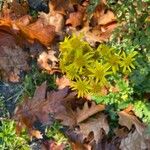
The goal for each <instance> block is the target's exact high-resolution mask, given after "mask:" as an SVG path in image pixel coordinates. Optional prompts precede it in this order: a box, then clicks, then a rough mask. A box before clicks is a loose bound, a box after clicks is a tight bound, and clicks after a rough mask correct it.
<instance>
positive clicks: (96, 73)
mask: <svg viewBox="0 0 150 150" xmlns="http://www.w3.org/2000/svg"><path fill="white" fill-rule="evenodd" d="M109 68H110V66H108V64H102V63H99V62H97V61H96V62H95V64H94V66H93V67H90V68H89V71H90V72H91V73H92V74H90V75H89V77H92V78H95V81H96V83H98V82H101V83H102V84H103V85H104V84H106V82H107V80H106V76H107V75H109V74H111V72H108V70H109Z"/></svg>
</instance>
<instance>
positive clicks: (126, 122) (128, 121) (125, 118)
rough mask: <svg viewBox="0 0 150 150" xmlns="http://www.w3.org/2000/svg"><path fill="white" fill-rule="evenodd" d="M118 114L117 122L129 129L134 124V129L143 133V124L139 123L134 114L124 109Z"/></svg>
mask: <svg viewBox="0 0 150 150" xmlns="http://www.w3.org/2000/svg"><path fill="white" fill-rule="evenodd" d="M118 116H119V124H120V125H121V126H125V127H127V128H128V129H129V130H131V128H132V126H133V125H134V126H135V128H136V130H137V131H138V133H139V134H140V135H142V134H143V132H144V130H145V125H144V124H143V123H141V122H140V121H139V120H138V118H137V117H136V116H134V115H133V114H129V113H127V112H125V111H120V112H118Z"/></svg>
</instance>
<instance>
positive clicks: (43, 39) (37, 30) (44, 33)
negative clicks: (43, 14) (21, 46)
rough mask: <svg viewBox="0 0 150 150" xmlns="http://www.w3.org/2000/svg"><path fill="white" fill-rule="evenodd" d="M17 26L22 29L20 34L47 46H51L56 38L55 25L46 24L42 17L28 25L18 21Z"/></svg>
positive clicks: (30, 40)
mask: <svg viewBox="0 0 150 150" xmlns="http://www.w3.org/2000/svg"><path fill="white" fill-rule="evenodd" d="M16 26H17V27H18V28H19V30H20V34H21V35H22V36H23V37H24V38H25V39H27V40H28V41H29V42H31V43H33V42H34V41H36V40H37V41H38V42H40V43H41V44H43V45H45V46H49V45H50V44H51V43H52V42H53V40H54V38H55V27H54V26H52V25H44V24H43V23H42V21H41V20H40V19H38V20H37V21H36V22H34V23H32V24H29V25H28V26H22V25H21V24H19V23H17V24H16Z"/></svg>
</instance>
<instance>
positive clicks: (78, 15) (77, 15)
mask: <svg viewBox="0 0 150 150" xmlns="http://www.w3.org/2000/svg"><path fill="white" fill-rule="evenodd" d="M77 8H78V10H77V11H76V12H72V13H70V14H69V18H68V19H67V20H66V25H72V26H73V27H75V28H76V27H79V26H81V25H82V24H83V18H84V15H85V8H84V7H81V6H80V5H78V7H77Z"/></svg>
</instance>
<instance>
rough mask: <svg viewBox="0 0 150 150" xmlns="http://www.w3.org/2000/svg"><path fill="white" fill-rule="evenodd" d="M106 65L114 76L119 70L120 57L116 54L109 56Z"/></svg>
mask: <svg viewBox="0 0 150 150" xmlns="http://www.w3.org/2000/svg"><path fill="white" fill-rule="evenodd" d="M107 63H108V64H109V65H110V66H111V68H112V71H113V73H114V74H116V72H117V71H118V70H119V64H120V56H119V55H117V54H113V55H111V56H110V57H108V59H107Z"/></svg>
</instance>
